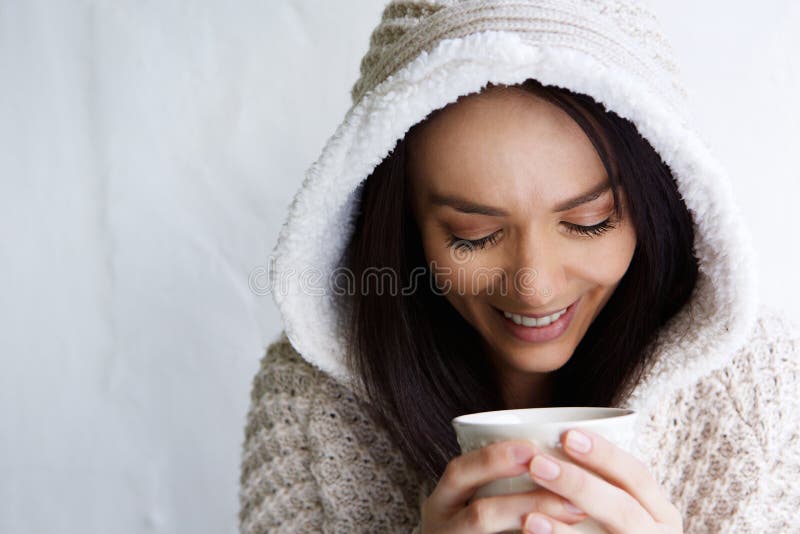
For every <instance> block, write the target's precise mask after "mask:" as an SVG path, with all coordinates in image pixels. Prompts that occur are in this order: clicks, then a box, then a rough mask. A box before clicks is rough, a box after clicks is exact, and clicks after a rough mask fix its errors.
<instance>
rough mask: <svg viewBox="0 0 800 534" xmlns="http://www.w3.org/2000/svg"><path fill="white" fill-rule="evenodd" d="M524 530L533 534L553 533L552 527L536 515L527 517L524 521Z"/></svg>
mask: <svg viewBox="0 0 800 534" xmlns="http://www.w3.org/2000/svg"><path fill="white" fill-rule="evenodd" d="M525 530H527V531H528V532H532V533H533V534H550V533H551V532H553V527H552V526H551V525H550V522H549V521H547V520H546V519H544V518H542V517H540V516H538V515H529V516H528V520H527V521H525Z"/></svg>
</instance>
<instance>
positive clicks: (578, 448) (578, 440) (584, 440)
mask: <svg viewBox="0 0 800 534" xmlns="http://www.w3.org/2000/svg"><path fill="white" fill-rule="evenodd" d="M567 447H569V448H570V449H572V450H573V451H575V452H582V453H587V452H589V451H590V450H591V449H592V440H590V439H589V436H587V435H586V434H584V433H582V432H578V431H577V430H570V431H569V432H567Z"/></svg>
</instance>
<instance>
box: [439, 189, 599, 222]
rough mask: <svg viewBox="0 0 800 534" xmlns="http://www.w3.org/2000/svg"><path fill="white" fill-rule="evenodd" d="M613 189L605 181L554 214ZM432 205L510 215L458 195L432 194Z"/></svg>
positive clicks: (568, 201)
mask: <svg viewBox="0 0 800 534" xmlns="http://www.w3.org/2000/svg"><path fill="white" fill-rule="evenodd" d="M609 189H611V182H608V181H605V182H603V183H601V184H600V185H598V186H596V187H594V188H592V189H590V190H589V191H587V192H585V193H582V194H580V195H578V196H576V197H574V198H571V199H569V200H565V201H564V202H562V203H561V204H559V205H558V206H556V208H555V210H554V212H555V213H561V212H562V211H568V210H571V209H572V208H576V207H578V206H580V205H581V204H586V203H587V202H591V201H592V200H596V199H598V198H600V195H602V194H603V193H605V192H606V191H608V190H609ZM431 203H432V204H433V205H435V206H449V207H451V208H453V209H455V210H458V211H460V212H461V213H477V214H479V215H488V216H489V217H507V216H508V215H509V213H508V212H507V211H505V210H503V209H501V208H495V207H492V206H486V205H484V204H476V203H474V202H471V201H469V200H466V199H464V198H461V197H458V196H456V195H439V194H437V193H432V194H431Z"/></svg>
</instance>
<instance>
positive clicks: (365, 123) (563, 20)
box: [270, 0, 757, 410]
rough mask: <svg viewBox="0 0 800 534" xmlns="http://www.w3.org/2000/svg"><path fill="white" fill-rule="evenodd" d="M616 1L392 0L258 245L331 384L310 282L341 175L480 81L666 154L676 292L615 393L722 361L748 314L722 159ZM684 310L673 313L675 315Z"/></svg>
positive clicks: (338, 219) (337, 235)
mask: <svg viewBox="0 0 800 534" xmlns="http://www.w3.org/2000/svg"><path fill="white" fill-rule="evenodd" d="M656 22H657V21H656V20H655V17H654V16H653V15H652V14H650V13H649V12H647V11H646V10H644V9H643V8H642V7H641V6H640V5H638V4H637V3H635V2H633V1H632V0H625V1H620V0H606V1H601V0H538V1H537V0H527V1H524V0H516V1H510V0H498V1H489V0H467V1H463V0H461V1H459V0H438V1H437V0H431V1H420V0H417V1H409V0H405V1H394V2H391V3H389V4H388V5H387V7H386V8H385V10H384V13H383V18H382V20H381V23H380V25H379V26H378V27H377V28H376V29H375V31H374V32H373V34H372V39H371V41H370V43H371V48H370V51H369V52H368V53H367V54H366V55H365V57H364V59H363V60H362V63H361V77H360V79H359V80H358V82H357V83H356V84H355V85H354V87H353V90H352V96H353V105H352V107H351V108H350V109H349V110H348V111H347V113H346V115H345V117H344V119H343V121H342V123H341V124H340V125H339V127H338V128H337V130H336V131H335V132H334V134H333V135H332V136H331V137H330V139H329V140H328V142H327V143H326V145H325V147H324V149H323V151H322V154H321V155H320V156H319V158H318V159H317V160H316V161H315V162H314V163H313V165H312V166H311V167H310V168H309V169H308V171H307V174H306V177H305V180H304V182H303V184H302V186H301V188H300V190H299V191H298V192H297V193H296V195H295V197H294V200H293V202H292V204H291V207H290V209H289V215H288V218H287V220H286V222H285V223H284V226H283V228H282V230H281V233H280V237H279V239H278V243H277V245H276V246H275V248H274V250H273V254H272V265H271V270H270V277H271V288H272V293H273V296H274V298H275V301H276V303H277V305H278V307H279V309H280V312H281V314H282V316H283V320H284V331H285V334H286V336H287V337H288V338H289V340H290V341H291V343H292V345H293V346H294V347H295V349H296V350H297V351H298V352H299V353H300V354H301V355H302V356H303V357H304V358H305V359H306V360H308V361H309V362H311V363H312V364H314V365H315V366H316V367H318V368H320V369H321V370H323V371H325V372H326V373H328V374H330V375H332V376H333V377H334V378H336V379H337V380H340V381H341V382H343V383H347V382H349V380H350V377H349V376H348V373H347V370H346V368H345V366H344V363H343V361H344V360H343V358H344V354H343V340H341V339H340V338H339V337H338V336H337V324H336V322H337V317H336V315H335V311H334V309H335V308H334V302H333V300H332V299H333V298H335V297H334V296H333V295H331V294H330V292H327V291H324V290H322V291H319V290H309V286H308V281H309V280H312V279H313V280H316V282H317V287H318V286H319V285H320V284H323V285H324V281H325V280H327V277H328V275H329V274H330V273H331V272H332V271H333V270H334V269H335V268H336V267H337V265H336V261H337V259H338V258H339V257H340V255H341V253H342V252H343V249H344V247H345V246H346V244H347V241H348V239H349V237H350V235H351V234H352V230H353V225H354V219H355V211H354V207H355V206H354V202H355V200H356V197H355V195H354V193H355V190H356V187H357V186H358V185H359V184H360V183H361V182H362V181H363V180H364V179H365V178H366V177H367V176H368V175H369V174H370V173H371V172H372V170H373V169H374V168H375V167H376V166H377V165H378V164H379V163H380V161H381V160H382V159H383V158H384V157H385V156H386V155H387V154H388V153H389V151H390V150H391V149H392V148H393V147H394V145H395V143H396V142H397V141H398V140H399V139H401V138H402V137H403V136H404V135H405V133H406V132H407V131H408V130H409V128H410V127H411V126H413V125H414V124H415V123H417V122H419V121H420V120H422V119H423V118H425V117H426V116H427V115H428V114H429V113H430V112H431V111H433V110H435V109H438V108H441V107H444V106H445V105H447V104H449V103H452V102H455V101H456V100H457V99H458V97H459V96H461V95H466V94H469V93H475V92H478V91H480V90H481V89H482V88H483V87H484V86H485V85H486V84H487V83H488V82H492V83H495V84H516V83H520V82H523V81H524V80H525V79H527V78H536V79H537V80H539V81H540V82H542V83H544V84H549V85H557V86H561V87H565V88H568V89H570V90H572V91H575V92H580V93H585V94H588V95H590V96H592V97H593V98H594V99H595V100H597V101H598V102H600V103H602V104H603V105H605V106H606V108H608V109H611V110H613V111H615V112H616V113H617V114H618V115H620V116H621V117H624V118H627V119H629V120H630V121H632V122H633V123H634V124H635V125H636V127H637V128H638V130H639V132H640V133H641V134H642V135H643V136H644V137H645V138H646V139H647V140H648V141H649V142H650V144H651V145H652V146H653V147H654V148H655V149H656V151H657V152H658V153H659V154H660V155H661V157H662V159H663V160H664V161H665V162H666V163H667V164H668V165H669V166H670V168H671V170H672V172H673V176H674V177H675V179H676V180H677V182H678V187H679V191H680V193H681V195H682V197H683V199H684V201H685V203H686V206H687V207H688V209H689V212H690V213H691V215H692V217H693V219H694V223H695V255H696V257H697V258H698V261H699V268H700V272H699V275H698V280H697V286H696V288H695V292H694V294H693V295H692V298H691V301H690V302H689V303H688V304H687V305H686V306H685V307H684V308H683V309H682V310H681V311H680V312H679V313H678V314H677V315H676V316H675V317H673V318H672V320H671V321H670V322H668V323H667V324H666V325H665V326H664V327H663V328H662V330H661V332H660V334H659V338H658V340H657V352H656V357H655V358H654V360H653V363H652V365H651V367H650V368H649V370H648V371H647V373H645V375H644V378H643V379H642V380H641V381H640V383H639V384H638V385H637V387H636V389H635V390H634V392H633V394H632V395H631V396H630V398H629V399H628V400H627V401H626V402H625V405H624V406H625V407H629V408H633V409H637V410H647V408H648V407H649V405H650V403H651V402H654V401H655V400H657V399H658V398H662V397H663V396H664V395H665V394H666V393H667V392H668V391H670V390H672V389H673V388H676V387H680V386H682V385H685V384H687V383H688V382H689V381H691V380H693V379H695V378H697V377H698V376H700V375H705V374H707V373H709V372H711V371H713V370H715V369H718V368H720V367H722V366H723V365H725V364H726V362H727V361H728V360H729V359H730V358H731V357H732V355H733V354H734V353H735V352H736V350H737V349H738V348H739V347H740V346H741V345H742V344H743V343H744V341H745V336H746V335H747V334H748V332H749V331H750V329H751V328H752V325H753V324H754V321H755V318H756V306H757V292H756V275H755V267H754V263H755V261H754V254H753V252H752V249H751V245H750V237H749V235H748V234H747V233H746V231H745V227H744V224H743V221H742V218H741V216H740V214H739V211H738V208H737V207H736V205H735V203H734V200H733V197H732V193H731V190H730V187H729V182H728V177H727V175H726V172H725V170H724V169H723V168H722V167H721V166H720V164H719V163H718V162H717V160H716V159H715V158H714V157H713V156H712V154H711V153H710V152H709V149H708V148H707V146H706V144H705V143H704V142H703V140H702V139H701V138H700V137H699V135H698V133H697V132H696V131H695V130H694V128H693V127H692V126H691V125H690V121H689V120H688V117H687V114H686V93H685V92H684V91H683V90H682V89H681V84H680V81H679V79H678V73H677V69H676V67H675V64H674V61H672V59H671V57H670V52H669V46H668V44H667V42H666V41H665V40H664V38H663V37H662V36H661V34H660V33H659V32H658V28H657V24H656ZM690 315H691V316H692V317H693V321H690V320H689V316H690Z"/></svg>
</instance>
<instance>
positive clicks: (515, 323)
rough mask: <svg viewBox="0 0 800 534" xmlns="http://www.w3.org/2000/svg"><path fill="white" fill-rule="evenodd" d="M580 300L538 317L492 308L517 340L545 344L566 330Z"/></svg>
mask: <svg viewBox="0 0 800 534" xmlns="http://www.w3.org/2000/svg"><path fill="white" fill-rule="evenodd" d="M581 298H582V297H581ZM581 298H579V299H578V300H576V301H575V302H573V303H572V304H570V305H569V306H567V307H566V308H563V309H561V310H557V311H555V312H551V313H549V314H546V315H541V316H538V317H534V316H531V315H524V314H518V313H512V312H508V311H504V310H501V309H499V308H494V307H492V308H493V309H494V310H495V311H496V312H497V314H498V316H499V317H500V318H501V320H502V321H503V324H504V325H505V326H506V328H507V331H508V332H509V333H510V334H512V335H513V336H514V337H516V338H517V339H520V340H522V341H529V342H545V341H550V340H553V339H556V338H558V337H559V336H561V334H563V333H564V332H565V331H566V330H567V328H568V327H569V325H570V324H571V322H572V318H573V317H574V316H575V310H576V308H577V307H578V304H579V303H580V301H581Z"/></svg>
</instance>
